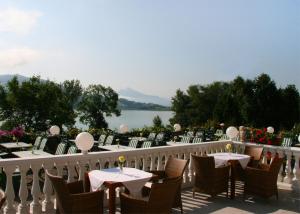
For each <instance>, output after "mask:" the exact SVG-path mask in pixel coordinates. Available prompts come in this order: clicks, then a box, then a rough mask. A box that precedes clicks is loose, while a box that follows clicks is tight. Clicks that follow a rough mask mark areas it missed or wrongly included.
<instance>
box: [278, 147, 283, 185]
mask: <svg viewBox="0 0 300 214" xmlns="http://www.w3.org/2000/svg"><path fill="white" fill-rule="evenodd" d="M277 153H278V156H279V157H280V158H283V157H284V155H283V152H282V151H281V150H279V151H278V152H277ZM283 174H284V169H283V165H281V167H280V170H279V174H278V181H279V182H282V181H283Z"/></svg>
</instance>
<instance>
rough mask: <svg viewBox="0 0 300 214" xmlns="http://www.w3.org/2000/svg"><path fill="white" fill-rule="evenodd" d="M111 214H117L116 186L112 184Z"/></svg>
mask: <svg viewBox="0 0 300 214" xmlns="http://www.w3.org/2000/svg"><path fill="white" fill-rule="evenodd" d="M108 204H109V214H115V213H116V188H115V187H114V186H113V185H111V186H110V187H109V200H108Z"/></svg>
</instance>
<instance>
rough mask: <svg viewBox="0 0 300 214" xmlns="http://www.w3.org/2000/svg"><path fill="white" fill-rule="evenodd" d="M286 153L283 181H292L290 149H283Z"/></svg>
mask: <svg viewBox="0 0 300 214" xmlns="http://www.w3.org/2000/svg"><path fill="white" fill-rule="evenodd" d="M285 154H286V166H285V168H286V169H285V177H284V179H283V181H284V182H285V183H291V182H292V174H291V173H292V171H291V159H292V152H291V151H285Z"/></svg>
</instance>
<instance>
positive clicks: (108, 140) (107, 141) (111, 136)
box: [105, 135, 114, 145]
mask: <svg viewBox="0 0 300 214" xmlns="http://www.w3.org/2000/svg"><path fill="white" fill-rule="evenodd" d="M113 141H114V136H113V135H109V136H108V137H107V138H106V140H105V145H111V144H112V143H113Z"/></svg>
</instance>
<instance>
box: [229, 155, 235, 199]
mask: <svg viewBox="0 0 300 214" xmlns="http://www.w3.org/2000/svg"><path fill="white" fill-rule="evenodd" d="M234 167H235V163H234V161H232V162H231V167H230V198H231V199H234V198H235V169H234Z"/></svg>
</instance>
